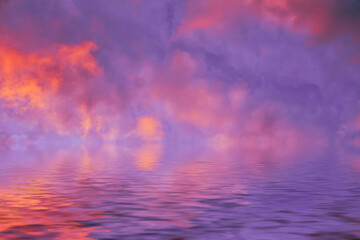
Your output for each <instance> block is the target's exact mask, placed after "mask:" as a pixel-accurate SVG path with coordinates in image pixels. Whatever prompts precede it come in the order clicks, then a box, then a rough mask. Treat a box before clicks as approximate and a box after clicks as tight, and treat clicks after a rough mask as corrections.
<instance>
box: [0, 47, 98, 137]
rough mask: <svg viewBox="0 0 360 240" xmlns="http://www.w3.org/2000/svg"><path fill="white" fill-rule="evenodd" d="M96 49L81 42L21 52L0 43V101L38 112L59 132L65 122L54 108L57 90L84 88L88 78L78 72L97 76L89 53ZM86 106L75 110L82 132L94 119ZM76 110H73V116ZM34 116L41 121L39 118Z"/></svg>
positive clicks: (71, 91)
mask: <svg viewBox="0 0 360 240" xmlns="http://www.w3.org/2000/svg"><path fill="white" fill-rule="evenodd" d="M95 49H96V45H95V44H94V43H92V42H83V43H81V44H79V45H74V46H60V47H59V48H58V49H57V51H56V52H47V53H46V52H43V53H42V54H24V53H22V52H21V51H19V50H15V49H12V48H10V47H7V46H5V45H4V44H0V76H1V77H0V80H1V81H0V101H2V103H3V104H4V106H5V107H7V108H10V109H12V110H14V111H15V112H16V113H17V114H24V113H25V112H26V111H32V112H33V113H34V114H36V115H41V116H42V118H41V121H45V123H46V125H48V126H49V127H53V128H56V129H58V131H60V132H61V131H62V130H61V129H65V128H66V127H65V128H64V126H66V124H65V123H64V122H62V119H61V117H62V116H61V115H59V113H58V112H57V106H58V104H57V103H58V101H59V98H58V97H59V94H66V95H67V96H68V97H72V95H74V93H76V94H77V95H79V93H81V92H83V91H86V85H85V84H84V83H82V82H83V81H84V80H86V82H88V81H89V80H88V79H91V78H89V77H87V78H84V77H82V76H80V75H81V74H83V73H89V74H91V76H96V75H98V74H100V73H101V68H100V67H99V66H98V64H97V61H96V59H95V58H94V57H93V56H92V55H91V53H90V52H91V51H93V50H95ZM70 82H71V83H70ZM72 82H74V83H72ZM65 97H66V96H65ZM61 98H64V96H63V95H62V96H61ZM62 101H64V99H62ZM73 104H74V107H78V104H80V103H78V102H74V101H73ZM85 110H86V109H84V108H83V107H81V106H80V107H79V108H78V110H76V111H77V112H78V114H79V115H80V116H81V120H80V121H78V122H81V125H82V127H83V129H84V135H86V134H87V133H88V131H89V130H90V128H91V127H92V125H93V124H92V122H93V121H94V120H91V118H90V117H91V116H90V113H89V112H86V111H85ZM71 111H73V110H71ZM76 111H75V112H73V114H74V116H75V115H76ZM27 117H29V115H28V116H27ZM34 120H35V121H37V122H38V121H40V119H38V118H37V119H34Z"/></svg>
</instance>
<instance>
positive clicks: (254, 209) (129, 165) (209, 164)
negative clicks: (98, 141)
mask: <svg viewBox="0 0 360 240" xmlns="http://www.w3.org/2000/svg"><path fill="white" fill-rule="evenodd" d="M158 150H159V149H157V146H148V147H147V149H145V150H144V149H142V150H138V151H137V152H136V153H132V152H131V151H130V152H129V151H122V150H119V149H117V147H116V146H110V147H104V148H102V149H87V148H81V149H76V150H71V151H65V150H64V151H55V150H47V151H35V150H24V151H3V152H1V162H2V167H1V170H0V177H1V179H0V180H1V181H0V196H1V197H0V206H1V207H0V239H173V240H175V239H245V240H248V239H249V240H252V239H254V240H260V239H274V240H275V239H294V240H296V239H360V204H359V203H360V185H359V179H360V174H359V171H358V169H357V168H356V164H355V165H354V164H353V162H351V161H345V160H344V159H345V158H344V157H343V156H341V155H336V154H323V155H322V156H319V155H318V156H316V158H315V157H314V158H308V159H304V158H301V157H299V158H297V159H291V160H290V159H285V160H276V159H271V158H266V157H262V158H259V159H245V158H242V157H241V156H236V155H231V156H230V155H227V154H222V153H212V152H201V151H200V152H196V151H195V152H189V153H187V154H179V153H178V152H173V153H171V152H169V153H166V154H165V153H164V154H163V155H162V156H161V157H160V155H159V154H158Z"/></svg>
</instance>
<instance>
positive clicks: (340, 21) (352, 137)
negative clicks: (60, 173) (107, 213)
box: [0, 0, 360, 168]
mask: <svg viewBox="0 0 360 240" xmlns="http://www.w3.org/2000/svg"><path fill="white" fill-rule="evenodd" d="M359 77H360V2H359V1H356V0H346V1H342V0H317V1H313V0H191V1H190V0H189V1H185V0H182V1H181V0H151V1H147V0H127V1H125V0H116V1H115V0H106V1H100V0H61V1H55V0H54V1H51V0H32V1H23V0H2V1H0V116H1V118H0V145H1V148H2V149H22V148H37V147H42V146H44V145H59V144H60V145H69V144H70V145H71V144H75V145H76V144H83V143H89V142H91V143H92V144H93V143H96V144H119V145H129V144H130V143H132V142H142V144H143V145H144V146H145V147H144V148H145V150H144V151H145V152H146V153H148V152H149V151H150V153H151V154H150V155H151V156H152V158H150V159H149V158H147V159H144V164H143V167H144V168H152V167H153V165H152V162H154V161H155V159H156V158H158V156H159V155H161V154H162V152H163V151H164V146H165V147H166V146H167V145H169V144H170V143H171V144H173V143H176V144H178V145H182V146H185V145H186V144H190V145H196V144H199V145H206V146H210V147H211V148H213V149H215V150H216V151H220V152H226V153H231V154H232V153H234V152H240V153H241V154H243V155H245V156H247V157H248V158H249V159H252V158H258V157H261V156H263V155H264V154H266V155H269V154H270V155H272V156H274V157H276V158H277V159H282V158H289V157H293V156H298V155H301V154H304V153H309V152H311V153H314V154H315V153H317V152H321V151H325V150H326V149H340V150H339V151H343V152H347V153H349V154H350V155H354V156H355V158H357V157H356V156H357V154H358V148H359V147H360V137H359V136H360V134H358V131H359V130H360V106H359V103H360V94H359V93H360V79H359ZM140 155H141V153H140ZM145 155H146V154H145ZM140 158H141V157H140Z"/></svg>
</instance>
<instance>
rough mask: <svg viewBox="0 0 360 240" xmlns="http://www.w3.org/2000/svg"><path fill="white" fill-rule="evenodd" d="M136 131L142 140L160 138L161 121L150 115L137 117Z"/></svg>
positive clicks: (161, 133)
mask: <svg viewBox="0 0 360 240" xmlns="http://www.w3.org/2000/svg"><path fill="white" fill-rule="evenodd" d="M136 132H137V134H138V135H139V136H141V137H143V138H144V140H160V139H161V138H162V135H163V131H162V127H161V123H160V122H159V121H157V120H156V119H155V118H153V117H151V116H145V117H140V118H138V122H137V126H136Z"/></svg>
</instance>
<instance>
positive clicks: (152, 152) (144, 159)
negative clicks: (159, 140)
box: [136, 143, 163, 170]
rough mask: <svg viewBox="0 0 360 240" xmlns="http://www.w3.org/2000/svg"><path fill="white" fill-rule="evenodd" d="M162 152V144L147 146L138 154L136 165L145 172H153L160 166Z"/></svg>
mask: <svg viewBox="0 0 360 240" xmlns="http://www.w3.org/2000/svg"><path fill="white" fill-rule="evenodd" d="M162 152H163V149H162V146H161V145H160V144H150V143H149V144H145V145H143V146H142V147H141V148H140V149H139V150H138V152H137V154H136V165H137V166H138V167H139V168H140V169H143V170H152V169H154V168H155V167H156V165H157V164H158V161H159V158H160V157H161V155H162Z"/></svg>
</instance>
